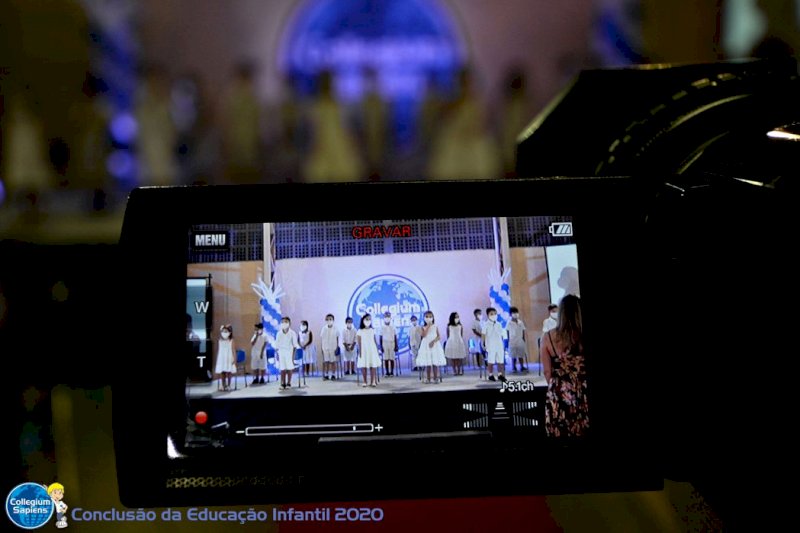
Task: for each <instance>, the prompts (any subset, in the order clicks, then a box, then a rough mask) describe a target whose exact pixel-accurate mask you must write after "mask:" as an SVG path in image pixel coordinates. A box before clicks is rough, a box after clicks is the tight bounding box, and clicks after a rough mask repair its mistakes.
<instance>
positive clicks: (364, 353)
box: [356, 314, 381, 387]
mask: <svg viewBox="0 0 800 533" xmlns="http://www.w3.org/2000/svg"><path fill="white" fill-rule="evenodd" d="M356 341H357V342H358V362H357V364H356V366H358V368H360V369H361V372H362V373H363V376H364V383H363V384H362V385H361V386H362V387H366V386H367V369H368V368H369V386H370V387H377V386H378V383H377V382H378V367H379V366H381V358H380V356H379V355H378V341H377V340H375V330H374V329H372V316H371V315H369V314H367V315H364V316H362V317H361V325H360V326H359V328H358V332H357V333H356Z"/></svg>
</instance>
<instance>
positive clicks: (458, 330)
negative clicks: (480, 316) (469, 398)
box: [444, 313, 467, 376]
mask: <svg viewBox="0 0 800 533" xmlns="http://www.w3.org/2000/svg"><path fill="white" fill-rule="evenodd" d="M444 356H445V357H446V358H447V359H450V361H451V362H452V365H453V374H455V375H456V376H463V375H464V358H465V357H467V345H466V344H465V343H464V328H463V327H462V326H461V319H460V318H459V316H458V313H450V320H449V321H448V324H447V343H446V344H445V347H444Z"/></svg>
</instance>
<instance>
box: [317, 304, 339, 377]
mask: <svg viewBox="0 0 800 533" xmlns="http://www.w3.org/2000/svg"><path fill="white" fill-rule="evenodd" d="M333 321H334V318H333V315H332V314H330V313H328V314H327V315H325V325H324V326H322V330H321V331H320V332H319V342H320V345H321V346H322V374H323V376H324V378H323V379H325V380H328V379H336V356H337V354H336V350H338V349H339V330H338V329H336V327H335V326H334V325H333Z"/></svg>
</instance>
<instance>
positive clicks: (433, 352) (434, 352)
mask: <svg viewBox="0 0 800 533" xmlns="http://www.w3.org/2000/svg"><path fill="white" fill-rule="evenodd" d="M437 332H438V330H437V329H436V326H432V327H431V328H430V329H429V330H428V334H427V335H425V337H423V339H422V343H421V344H420V345H419V353H418V354H417V366H444V365H446V364H447V361H446V360H445V358H444V349H443V348H442V343H441V342H440V341H436V342H434V343H433V347H431V346H430V343H431V341H432V340H434V339H435V338H436V334H437Z"/></svg>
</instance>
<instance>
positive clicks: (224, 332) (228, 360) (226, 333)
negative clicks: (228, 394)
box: [214, 324, 236, 391]
mask: <svg viewBox="0 0 800 533" xmlns="http://www.w3.org/2000/svg"><path fill="white" fill-rule="evenodd" d="M235 353H236V346H235V345H234V343H233V327H232V326H231V325H230V324H225V325H224V326H220V328H219V341H218V343H217V362H216V363H215V365H214V372H215V373H216V374H219V375H220V376H221V377H220V381H221V382H222V390H224V391H229V390H231V374H233V373H234V372H236V356H235V355H234V354H235Z"/></svg>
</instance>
